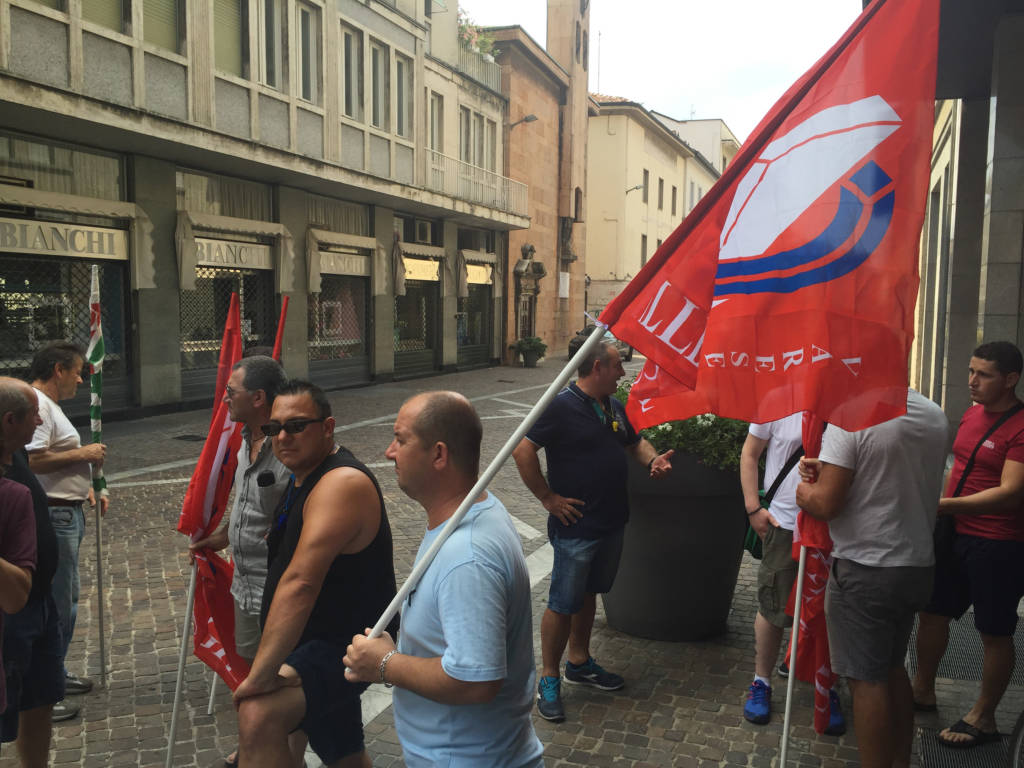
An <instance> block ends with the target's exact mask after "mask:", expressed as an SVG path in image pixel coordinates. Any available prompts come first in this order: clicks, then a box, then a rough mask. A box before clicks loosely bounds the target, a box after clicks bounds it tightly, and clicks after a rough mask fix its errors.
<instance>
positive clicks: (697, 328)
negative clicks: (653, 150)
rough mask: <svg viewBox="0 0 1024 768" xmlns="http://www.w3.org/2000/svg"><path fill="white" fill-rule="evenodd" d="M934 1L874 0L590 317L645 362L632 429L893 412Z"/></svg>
mask: <svg viewBox="0 0 1024 768" xmlns="http://www.w3.org/2000/svg"><path fill="white" fill-rule="evenodd" d="M938 8H939V3H938V0H900V2H885V0H875V2H874V3H872V4H871V5H870V6H869V7H868V8H867V9H866V10H865V11H864V13H863V14H862V15H861V16H860V17H859V18H858V19H857V21H856V22H855V23H854V24H853V26H851V27H850V29H849V30H848V31H847V32H846V34H844V35H843V37H842V39H840V41H839V42H838V43H836V45H835V46H833V48H832V49H831V50H830V51H829V52H828V53H827V54H825V56H823V57H822V58H821V59H820V60H819V61H818V62H817V63H816V64H815V65H814V67H812V68H811V70H810V71H808V72H807V73H806V74H805V75H804V76H803V77H802V78H800V80H799V81H797V82H796V83H795V84H794V85H793V86H792V87H791V88H790V89H789V90H788V91H787V92H786V93H785V95H783V97H782V98H781V99H780V100H779V101H778V103H777V104H776V105H775V106H774V107H773V108H772V110H771V111H770V112H769V113H768V115H767V116H766V117H765V118H764V119H763V120H762V121H761V123H760V125H759V126H758V127H757V128H756V129H755V131H754V133H753V134H752V137H751V138H750V140H749V141H748V142H747V143H746V144H745V145H744V147H743V149H742V150H741V152H740V153H739V155H738V156H737V157H736V159H735V161H734V162H733V164H732V165H731V166H730V167H729V168H728V169H727V170H726V171H725V173H723V175H722V177H721V179H719V181H718V183H717V184H716V185H715V186H714V187H713V188H712V189H711V191H710V192H709V193H708V194H707V195H706V196H705V198H704V199H703V200H702V201H701V202H700V203H699V204H698V205H697V207H696V208H695V209H694V211H693V212H692V213H691V214H690V215H689V216H688V217H687V218H686V220H684V221H683V223H682V224H681V225H680V226H679V228H678V229H676V231H675V232H674V233H673V234H672V235H671V236H670V237H669V238H668V240H666V241H665V243H664V244H663V245H662V247H661V248H659V249H658V252H657V253H656V254H655V255H654V257H653V258H652V259H651V261H650V262H648V264H647V265H646V266H645V267H644V268H643V269H642V270H641V272H640V274H638V275H637V277H636V278H635V279H634V280H633V281H632V282H631V283H630V284H629V285H628V286H627V287H626V288H625V289H624V290H623V292H622V293H621V294H620V295H619V296H618V297H616V299H615V300H614V301H613V302H612V303H611V304H610V305H609V306H608V307H607V308H606V309H605V310H604V312H602V314H601V321H602V323H606V324H608V325H609V326H610V327H611V328H612V330H613V332H614V333H615V335H616V336H618V337H619V338H621V339H623V340H624V341H627V342H629V343H630V344H632V345H633V346H634V347H635V348H636V349H638V350H640V351H641V352H642V353H644V354H645V355H646V356H647V357H648V362H647V364H646V366H645V367H644V371H643V373H642V375H641V376H640V378H639V379H638V380H637V382H636V384H635V385H634V387H633V390H632V392H631V395H630V398H629V406H630V408H629V413H630V418H631V420H633V421H634V424H635V425H636V426H638V427H644V426H648V425H651V424H658V423H661V422H664V421H667V420H671V419H679V418H686V417H689V416H692V415H695V414H698V413H706V412H713V413H716V414H718V415H721V416H730V417H734V418H740V419H745V420H748V421H756V422H766V421H771V420H774V419H779V418H782V417H783V416H787V415H789V414H791V413H795V412H797V411H810V412H812V413H814V414H816V415H817V416H819V417H821V418H823V419H826V420H827V421H829V422H830V423H834V424H837V425H839V426H841V427H844V428H846V429H849V430H856V429H862V428H864V427H867V426H870V425H871V424H874V423H878V422H880V421H885V420H887V419H890V418H894V417H896V416H899V415H900V414H902V413H903V412H904V411H905V409H906V391H907V357H908V354H909V350H910V345H911V342H912V340H913V319H914V305H915V302H916V298H917V286H918V277H917V259H918V245H919V239H920V235H921V224H922V221H923V217H924V207H925V202H926V192H927V183H928V173H929V158H930V149H931V136H932V124H933V119H934V98H935V68H936V49H937V40H938V17H939V13H938Z"/></svg>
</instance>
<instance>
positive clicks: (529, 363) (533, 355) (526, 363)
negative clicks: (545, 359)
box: [522, 350, 540, 368]
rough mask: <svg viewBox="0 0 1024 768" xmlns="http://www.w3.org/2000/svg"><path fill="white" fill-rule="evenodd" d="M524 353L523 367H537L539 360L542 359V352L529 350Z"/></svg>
mask: <svg viewBox="0 0 1024 768" xmlns="http://www.w3.org/2000/svg"><path fill="white" fill-rule="evenodd" d="M522 354H523V367H524V368H536V367H537V361H538V360H540V352H533V351H530V350H527V351H525V352H523V353H522Z"/></svg>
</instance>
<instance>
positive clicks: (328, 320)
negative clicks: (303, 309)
mask: <svg viewBox="0 0 1024 768" xmlns="http://www.w3.org/2000/svg"><path fill="white" fill-rule="evenodd" d="M369 283H370V281H369V280H368V279H367V278H365V277H347V276H343V275H323V276H322V277H321V278H320V293H312V294H310V296H309V359H310V361H314V360H335V359H338V358H347V357H366V354H367V351H366V350H367V344H366V318H367V316H368V314H369V303H368V300H367V296H368V294H369V290H368V288H369Z"/></svg>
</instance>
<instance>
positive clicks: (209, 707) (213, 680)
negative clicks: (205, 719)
mask: <svg viewBox="0 0 1024 768" xmlns="http://www.w3.org/2000/svg"><path fill="white" fill-rule="evenodd" d="M216 696H217V673H216V672H214V671H213V670H212V669H211V670H210V701H209V702H207V704H206V714H208V715H212V714H213V700H214V699H215V698H216Z"/></svg>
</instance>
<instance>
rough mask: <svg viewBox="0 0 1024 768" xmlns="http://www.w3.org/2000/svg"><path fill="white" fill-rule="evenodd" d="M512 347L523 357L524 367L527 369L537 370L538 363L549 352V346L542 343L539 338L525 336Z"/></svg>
mask: <svg viewBox="0 0 1024 768" xmlns="http://www.w3.org/2000/svg"><path fill="white" fill-rule="evenodd" d="M511 347H512V350H513V351H514V352H516V353H518V354H520V355H522V356H523V365H524V366H525V367H527V368H536V367H537V361H538V360H540V359H541V358H542V357H544V353H545V352H547V351H548V345H547V344H545V343H544V342H543V341H541V340H540V337H539V336H524V337H523V338H521V339H518V340H517V341H516V342H515V343H513V344H512V345H511Z"/></svg>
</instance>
